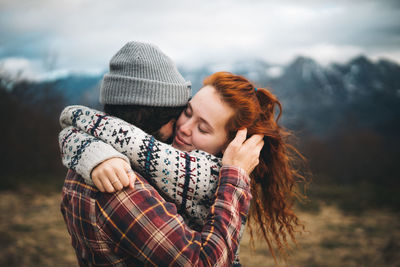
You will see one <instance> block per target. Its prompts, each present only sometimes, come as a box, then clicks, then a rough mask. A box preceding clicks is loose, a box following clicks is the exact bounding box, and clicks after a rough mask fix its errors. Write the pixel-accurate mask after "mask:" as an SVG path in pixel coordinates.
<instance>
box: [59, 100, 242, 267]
mask: <svg viewBox="0 0 400 267" xmlns="http://www.w3.org/2000/svg"><path fill="white" fill-rule="evenodd" d="M60 124H61V126H62V128H64V129H63V130H62V131H61V133H60V135H59V143H60V149H61V155H62V162H63V164H64V165H65V166H66V167H67V168H70V169H72V170H74V171H76V172H77V173H79V174H80V175H81V176H82V177H83V178H84V179H85V180H86V181H87V182H88V183H89V184H93V182H92V180H91V177H90V173H91V171H92V169H93V168H94V167H96V166H97V165H98V164H99V163H101V162H103V161H104V160H106V159H109V158H112V157H121V158H123V159H125V160H126V161H127V162H130V164H131V165H132V167H133V168H134V169H135V171H138V172H139V173H141V174H142V175H143V176H144V177H146V179H148V181H149V182H150V183H151V184H152V185H153V186H154V187H155V188H157V189H158V191H159V192H160V193H161V194H162V195H163V196H164V197H165V198H166V199H167V200H168V199H169V200H170V201H172V202H174V203H175V204H176V205H177V208H178V210H179V213H180V214H181V215H182V216H183V217H184V218H185V221H186V222H187V223H188V224H189V225H190V226H191V227H192V228H194V229H196V230H200V229H201V227H202V226H203V225H204V221H205V219H206V217H207V216H208V214H209V208H210V207H211V205H212V204H213V203H214V195H215V191H216V187H217V184H218V182H217V181H218V177H219V169H220V167H221V159H220V158H218V157H215V156H213V155H210V154H208V153H206V152H203V151H200V150H195V151H191V152H189V153H185V152H182V151H180V150H177V149H175V148H173V147H172V146H171V145H168V144H164V143H162V142H160V141H158V140H156V139H155V138H154V137H153V136H151V135H148V134H147V133H145V132H144V131H142V130H141V129H139V128H138V127H136V126H134V125H131V124H129V123H127V122H125V121H123V120H121V119H118V118H115V117H111V116H108V115H106V114H105V113H103V112H100V111H97V110H94V109H90V108H88V107H84V106H68V107H66V108H65V109H64V110H63V111H62V113H61V116H60ZM244 224H245V222H243V226H242V229H241V232H243V230H244V228H245V227H244ZM238 252H239V251H237V255H236V257H235V258H236V259H235V264H238V262H237V260H238Z"/></svg>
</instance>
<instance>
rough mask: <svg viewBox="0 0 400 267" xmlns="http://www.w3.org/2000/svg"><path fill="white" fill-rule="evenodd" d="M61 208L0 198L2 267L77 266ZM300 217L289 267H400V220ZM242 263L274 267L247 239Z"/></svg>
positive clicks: (50, 202) (44, 200)
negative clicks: (301, 231)
mask: <svg viewBox="0 0 400 267" xmlns="http://www.w3.org/2000/svg"><path fill="white" fill-rule="evenodd" d="M59 202H60V194H59V193H49V194H34V193H32V191H30V190H27V189H21V190H19V191H17V192H16V191H10V192H4V191H3V192H1V193H0V214H1V215H0V216H1V217H0V266H76V265H77V263H76V260H75V255H74V252H73V249H72V247H71V245H70V239H69V235H68V233H67V231H66V228H65V225H64V221H63V219H62V216H61V213H60V211H59ZM299 215H300V218H301V219H302V220H304V222H305V224H306V226H307V229H308V230H309V232H308V233H305V234H303V235H302V236H300V237H298V241H299V242H298V243H299V244H298V247H297V248H296V247H295V248H294V249H293V251H292V253H291V257H290V259H289V261H288V263H287V264H286V265H287V266H400V254H399V253H398V252H399V251H400V220H399V214H396V213H393V212H389V211H372V210H371V211H365V212H363V213H361V214H359V215H354V214H344V213H342V212H341V211H340V210H339V209H337V208H335V207H334V206H324V205H322V206H321V208H320V211H318V212H315V211H314V212H305V211H301V212H299ZM241 257H242V264H243V266H275V265H274V262H273V259H272V257H271V256H270V253H269V252H268V249H267V248H266V246H265V245H264V244H263V243H256V249H255V250H254V251H251V249H250V246H249V236H248V235H247V234H245V236H244V239H243V241H242V245H241ZM279 265H280V266H285V264H284V263H282V262H281V263H280V264H279Z"/></svg>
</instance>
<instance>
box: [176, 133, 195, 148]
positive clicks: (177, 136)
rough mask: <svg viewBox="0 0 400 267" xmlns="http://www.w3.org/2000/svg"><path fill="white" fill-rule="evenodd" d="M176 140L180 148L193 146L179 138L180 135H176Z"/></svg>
mask: <svg viewBox="0 0 400 267" xmlns="http://www.w3.org/2000/svg"><path fill="white" fill-rule="evenodd" d="M174 139H175V142H176V143H177V144H178V145H180V146H191V144H188V143H186V142H185V141H184V140H182V138H181V137H180V136H179V134H178V133H177V134H176V135H175V138H174Z"/></svg>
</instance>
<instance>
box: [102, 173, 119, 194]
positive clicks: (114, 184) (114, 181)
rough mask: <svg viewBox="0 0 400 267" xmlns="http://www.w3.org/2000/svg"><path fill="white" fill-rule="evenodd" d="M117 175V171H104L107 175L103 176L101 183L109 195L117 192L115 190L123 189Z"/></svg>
mask: <svg viewBox="0 0 400 267" xmlns="http://www.w3.org/2000/svg"><path fill="white" fill-rule="evenodd" d="M117 173H118V172H117V171H115V170H113V169H109V168H107V169H105V170H104V174H105V175H104V176H103V179H101V182H102V183H103V186H104V188H105V190H106V191H107V192H108V193H112V192H115V190H121V189H122V188H123V186H122V184H121V182H120V179H119V177H118V176H117Z"/></svg>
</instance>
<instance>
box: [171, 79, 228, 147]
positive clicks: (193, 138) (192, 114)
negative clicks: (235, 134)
mask: <svg viewBox="0 0 400 267" xmlns="http://www.w3.org/2000/svg"><path fill="white" fill-rule="evenodd" d="M233 114H234V110H233V109H232V108H231V107H229V106H228V105H227V104H225V103H224V102H222V100H221V98H220V96H219V95H218V93H217V91H216V90H215V88H214V87H213V86H210V85H207V86H205V87H203V88H202V89H200V90H199V92H198V93H197V94H196V95H195V96H194V97H193V98H192V100H191V101H189V103H188V106H187V108H186V109H185V110H184V111H183V112H182V114H181V115H180V117H179V119H178V121H177V122H176V128H175V137H174V140H173V142H172V145H173V147H175V148H178V149H180V150H183V151H191V150H194V149H200V150H203V151H205V152H208V153H210V154H213V155H216V154H218V153H220V152H221V151H222V150H223V149H225V146H226V144H227V141H228V138H227V136H228V133H227V131H226V124H227V122H228V120H229V119H230V118H231V117H232V116H233Z"/></svg>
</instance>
